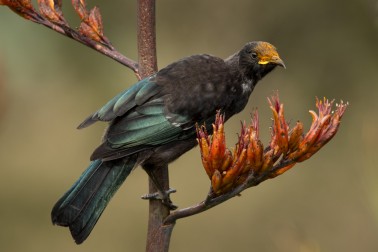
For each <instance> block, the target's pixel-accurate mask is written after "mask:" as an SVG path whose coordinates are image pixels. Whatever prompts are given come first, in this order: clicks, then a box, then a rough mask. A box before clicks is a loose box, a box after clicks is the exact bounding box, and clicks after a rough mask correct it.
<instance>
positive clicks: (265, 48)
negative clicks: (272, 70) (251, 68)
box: [255, 42, 280, 65]
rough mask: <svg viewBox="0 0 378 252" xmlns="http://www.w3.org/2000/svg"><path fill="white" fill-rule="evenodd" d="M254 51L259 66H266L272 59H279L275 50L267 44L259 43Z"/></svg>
mask: <svg viewBox="0 0 378 252" xmlns="http://www.w3.org/2000/svg"><path fill="white" fill-rule="evenodd" d="M255 50H256V53H257V56H258V57H259V62H258V63H259V64H261V65H265V64H268V63H270V62H271V61H272V59H274V58H279V57H280V56H279V55H278V53H277V49H276V48H275V47H274V46H273V45H271V44H269V43H267V42H259V43H258V44H257V46H256V47H255Z"/></svg>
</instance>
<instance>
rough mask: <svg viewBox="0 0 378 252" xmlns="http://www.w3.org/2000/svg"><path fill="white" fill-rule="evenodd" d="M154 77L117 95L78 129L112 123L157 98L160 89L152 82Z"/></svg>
mask: <svg viewBox="0 0 378 252" xmlns="http://www.w3.org/2000/svg"><path fill="white" fill-rule="evenodd" d="M154 77H155V76H154V75H152V76H151V77H148V78H146V79H143V80H141V81H139V82H137V83H136V84H134V85H133V86H132V87H131V88H129V89H126V90H125V91H123V92H121V93H119V94H118V95H116V96H115V97H114V98H113V99H111V100H110V101H109V102H108V103H106V104H105V105H104V106H103V107H102V108H100V109H99V110H98V111H96V112H95V113H93V114H92V115H90V116H89V117H88V118H86V119H85V120H84V121H83V122H82V123H81V124H80V125H79V126H78V129H82V128H85V127H88V126H90V125H92V124H93V123H95V122H97V121H105V122H109V121H112V120H114V119H116V118H117V117H120V116H123V115H124V114H125V113H127V112H128V111H130V110H131V109H133V108H134V107H136V106H138V105H142V104H143V103H145V102H146V101H147V100H149V99H150V98H151V97H153V96H156V95H157V94H158V93H159V92H160V87H159V86H157V85H156V83H154V82H153V81H152V79H153V78H154Z"/></svg>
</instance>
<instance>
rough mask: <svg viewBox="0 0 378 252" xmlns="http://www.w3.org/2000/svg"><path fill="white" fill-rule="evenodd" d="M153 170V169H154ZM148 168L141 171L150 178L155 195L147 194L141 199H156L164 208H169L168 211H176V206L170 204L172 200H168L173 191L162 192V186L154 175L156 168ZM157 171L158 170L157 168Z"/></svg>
mask: <svg viewBox="0 0 378 252" xmlns="http://www.w3.org/2000/svg"><path fill="white" fill-rule="evenodd" d="M154 168H155V167H154ZM154 168H149V167H145V166H144V167H143V169H144V170H145V171H146V173H147V174H148V176H149V177H150V178H151V180H152V182H153V183H154V185H155V187H156V189H157V192H155V193H148V194H145V195H143V196H142V199H148V200H150V199H158V200H161V201H162V202H163V204H165V205H166V206H168V207H169V209H170V210H175V209H177V206H176V205H174V204H173V203H172V200H171V199H170V196H169V195H170V194H171V193H174V192H176V190H175V189H172V188H169V189H168V190H164V188H163V186H162V185H161V183H159V181H158V179H157V177H156V175H155V172H154V171H155V170H156V168H155V169H154ZM157 169H158V168H157Z"/></svg>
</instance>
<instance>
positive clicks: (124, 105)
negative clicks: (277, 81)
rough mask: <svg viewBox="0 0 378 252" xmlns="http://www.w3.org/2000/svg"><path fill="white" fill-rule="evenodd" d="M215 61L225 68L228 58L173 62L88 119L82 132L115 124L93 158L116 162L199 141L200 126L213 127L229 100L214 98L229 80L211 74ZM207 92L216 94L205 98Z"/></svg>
mask: <svg viewBox="0 0 378 252" xmlns="http://www.w3.org/2000/svg"><path fill="white" fill-rule="evenodd" d="M203 61H205V62H203ZM213 61H214V62H213ZM209 62H210V64H209ZM204 63H206V64H204ZM211 63H213V64H220V66H221V67H223V64H224V63H223V60H221V59H219V58H215V57H211V56H208V55H202V56H201V55H199V56H194V57H193V56H192V57H189V58H186V59H183V60H181V61H178V62H176V63H173V64H171V65H169V66H168V67H166V68H165V69H162V70H161V71H159V72H158V73H157V75H154V76H151V77H149V78H146V79H144V80H142V81H140V82H138V83H136V84H135V85H134V86H132V87H131V88H130V89H128V90H126V91H124V92H123V93H121V94H119V95H117V96H116V97H115V98H113V99H112V100H111V101H109V102H108V103H107V104H106V105H105V106H104V107H102V108H101V109H100V110H99V111H97V112H95V113H94V114H93V115H91V116H90V117H88V118H87V119H86V120H85V121H84V122H83V123H82V124H80V126H79V128H84V127H86V126H89V125H91V124H92V123H94V122H96V121H110V126H109V127H108V129H107V131H106V133H105V136H104V139H103V143H102V144H101V145H100V146H99V147H98V148H97V149H96V150H95V151H94V152H93V154H92V156H91V159H92V160H95V159H99V158H101V159H108V160H109V159H116V158H119V157H122V156H126V155H130V154H132V153H136V152H139V151H141V150H145V149H150V148H154V147H156V146H161V145H164V144H168V143H170V142H174V141H178V140H185V139H188V138H194V137H195V127H194V125H195V124H196V123H203V122H205V121H206V122H207V124H208V125H210V126H211V123H212V121H213V120H214V117H215V111H216V110H217V109H222V107H223V106H224V105H223V103H224V101H223V100H225V99H222V100H221V101H219V99H220V98H219V97H218V96H219V94H217V95H214V94H215V93H217V91H219V90H220V87H221V86H222V82H224V80H223V79H222V74H221V75H219V76H218V75H217V76H216V78H213V77H214V75H212V74H211V73H210V74H209V66H211V67H212V68H214V67H215V66H214V65H212V64H211ZM199 65H202V66H199ZM191 70H192V71H191ZM193 70H194V71H193ZM221 70H222V69H221ZM212 76H213V77H212ZM217 85H218V87H217ZM209 86H211V87H209ZM196 87H197V88H196ZM212 88H215V89H217V90H211V89H212ZM209 89H210V90H209ZM221 90H222V93H223V92H224V91H226V89H225V88H221ZM207 91H212V93H209V92H208V93H207V94H206V92H207ZM218 93H219V92H218ZM214 99H215V100H214ZM184 100H185V101H184ZM175 105H177V106H175ZM209 118H210V119H211V120H210V119H209Z"/></svg>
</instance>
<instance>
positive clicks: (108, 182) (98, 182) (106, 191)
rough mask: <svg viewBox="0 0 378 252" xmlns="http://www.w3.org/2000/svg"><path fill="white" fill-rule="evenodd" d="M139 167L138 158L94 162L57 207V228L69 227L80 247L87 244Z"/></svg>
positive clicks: (55, 221) (55, 216)
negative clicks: (133, 171) (93, 231)
mask: <svg viewBox="0 0 378 252" xmlns="http://www.w3.org/2000/svg"><path fill="white" fill-rule="evenodd" d="M135 163H136V157H128V158H124V159H118V160H113V161H105V162H104V161H101V160H95V161H93V162H91V164H90V165H89V167H88V168H87V169H86V170H85V171H84V173H83V174H82V175H81V176H80V178H79V179H78V181H76V183H75V184H74V185H73V186H72V187H71V188H70V189H69V190H68V191H67V192H66V193H65V194H64V195H63V196H62V198H60V199H59V201H58V202H57V203H56V204H55V206H54V208H53V209H52V212H51V219H52V222H53V224H56V225H59V226H65V227H69V228H70V231H71V234H72V237H73V238H74V239H75V242H76V243H77V244H80V243H82V242H83V241H85V239H86V238H87V237H88V236H89V234H90V233H91V231H92V229H93V228H94V226H95V225H96V223H97V221H98V219H99V218H100V216H101V214H102V212H103V211H104V209H105V207H106V206H107V205H108V203H109V201H110V199H111V198H112V196H113V195H114V193H115V192H116V191H117V190H118V188H119V187H120V186H121V184H122V183H123V182H124V181H125V179H126V178H127V176H128V175H129V174H130V172H131V171H132V169H133V168H134V166H135Z"/></svg>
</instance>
